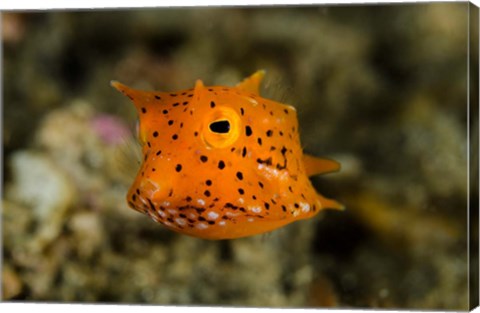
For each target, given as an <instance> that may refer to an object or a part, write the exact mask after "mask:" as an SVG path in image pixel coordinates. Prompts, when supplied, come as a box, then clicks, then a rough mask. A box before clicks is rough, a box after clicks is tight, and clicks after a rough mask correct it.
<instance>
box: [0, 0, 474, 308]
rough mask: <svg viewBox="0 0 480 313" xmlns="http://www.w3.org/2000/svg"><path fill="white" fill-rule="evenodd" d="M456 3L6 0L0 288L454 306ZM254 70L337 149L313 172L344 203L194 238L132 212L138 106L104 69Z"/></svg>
mask: <svg viewBox="0 0 480 313" xmlns="http://www.w3.org/2000/svg"><path fill="white" fill-rule="evenodd" d="M468 7H469V4H468V3H428V4H399V5H364V6H324V5H318V6H302V7H296V6H289V7H255V8H247V7H237V8H233V7H232V8H222V7H218V8H215V7H211V8H188V9H187V8H162V9H136V10H122V11H119V10H118V11H115V10H104V11H101V10H85V11H50V12H36V13H33V12H24V13H20V12H15V13H14V12H4V13H3V14H2V16H1V21H2V45H3V103H4V106H3V121H2V126H3V149H4V150H3V153H4V154H3V157H4V162H3V186H4V188H3V199H2V207H3V210H2V231H3V251H2V253H3V259H2V297H3V299H4V300H9V301H14V300H17V301H19V300H22V301H48V302H90V303H92V302H93V303H98V302H104V303H112V302H113V303H140V304H175V305H179V304H180V305H213V306H216V305H220V306H247V307H250V306H254V307H265V306H268V307H342V308H416V309H446V310H466V309H467V308H468V299H469V298H468V275H469V271H468V267H467V262H468V255H467V245H468V237H467V225H468V213H467V202H468V199H467V196H468V184H467V178H468V176H467V144H468V143H467V56H468V54H467V52H468V50H467V42H468V32H467V31H468V24H467V21H468V17H469V16H468V15H469V10H468ZM477 24H478V20H477ZM474 47H477V48H478V44H477V45H474ZM477 53H478V52H477ZM476 61H478V59H477V60H474V62H476ZM473 65H476V68H478V63H476V64H475V63H474V64H473ZM257 69H265V70H266V71H267V76H266V79H265V82H264V88H263V90H262V92H263V95H265V97H269V98H273V99H274V100H277V101H281V102H285V103H288V104H291V105H294V106H295V107H296V108H297V111H298V117H299V123H300V130H301V138H302V143H303V145H304V147H305V151H306V152H308V153H312V154H315V155H317V156H324V157H329V158H333V159H335V160H338V161H339V162H340V163H341V164H342V170H341V172H339V173H335V174H330V175H326V176H321V177H315V178H313V179H312V181H313V183H314V185H315V187H316V188H317V190H318V191H319V192H321V193H322V194H324V195H326V196H328V197H331V198H334V199H337V200H339V201H340V202H342V203H344V204H345V205H346V208H347V209H346V211H344V212H338V211H323V212H320V214H319V215H317V216H316V217H315V218H312V219H309V220H304V221H300V222H296V223H293V224H291V225H289V226H287V227H284V228H282V229H280V230H277V231H274V232H272V233H269V234H267V235H261V236H255V237H249V238H243V239H236V240H227V241H206V240H200V239H196V238H191V237H187V236H184V235H180V234H177V233H173V232H170V231H168V230H166V229H165V228H163V227H162V226H161V225H159V224H156V223H155V222H153V221H152V220H150V219H149V218H148V217H146V216H144V215H142V214H140V213H137V212H135V211H133V210H131V209H129V208H128V207H127V204H126V202H125V194H126V190H127V188H128V187H129V184H130V183H131V182H132V181H133V178H134V175H135V169H136V166H137V161H136V160H135V158H129V157H128V156H129V155H131V154H134V151H132V150H135V145H134V144H131V141H132V139H131V138H130V137H131V136H132V134H133V133H134V129H135V122H136V116H135V110H134V108H133V106H132V105H131V103H130V102H129V100H128V99H127V98H125V97H123V96H122V95H121V94H119V93H118V92H116V91H115V90H114V89H112V88H111V87H110V86H109V81H110V80H112V79H115V80H119V81H121V82H123V83H125V84H127V85H130V86H133V87H136V88H143V89H149V90H151V89H156V90H163V91H175V90H178V89H185V88H190V87H193V84H194V82H195V80H196V79H199V78H200V79H202V80H203V81H204V83H205V84H206V85H234V84H236V83H237V82H239V81H240V80H241V79H243V78H244V77H246V76H248V75H250V74H251V73H253V72H255V71H256V70H257ZM477 84H478V81H477ZM474 126H475V127H477V129H478V124H475V125H474ZM472 135H474V134H472ZM475 142H478V137H477V138H476V140H475ZM472 150H473V151H478V146H474V147H472ZM125 160H130V164H128V162H126V161H125ZM477 160H478V159H477ZM477 170H478V168H477ZM477 179H478V177H477ZM472 190H474V192H471V193H470V197H471V199H473V200H475V199H478V185H477V188H473V189H472ZM475 190H476V191H475ZM477 203H478V200H477ZM476 216H477V217H476V218H474V219H473V222H474V223H473V224H471V225H470V227H471V229H473V230H477V231H478V223H475V222H476V221H478V212H477V215H476ZM473 240H474V242H473V243H474V244H475V245H476V246H477V247H478V239H477V238H473ZM473 261H474V262H475V261H478V260H476V259H474V260H473ZM474 274H475V273H474ZM474 277H478V272H477V273H476V276H474Z"/></svg>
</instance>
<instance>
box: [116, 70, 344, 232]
mask: <svg viewBox="0 0 480 313" xmlns="http://www.w3.org/2000/svg"><path fill="white" fill-rule="evenodd" d="M264 75H265V72H264V71H257V72H256V73H254V74H253V75H252V76H250V77H248V78H246V79H245V80H244V81H242V82H240V83H239V84H237V85H236V86H235V87H223V86H211V87H209V86H204V84H203V82H202V81H201V80H197V82H196V83H195V88H192V89H186V90H180V91H176V92H149V91H140V90H135V89H132V88H129V87H127V86H125V85H123V84H121V83H119V82H116V81H113V82H112V83H111V85H112V86H113V87H115V88H116V89H118V90H119V91H120V92H122V93H123V94H124V95H126V96H127V97H128V98H130V100H132V101H133V103H134V105H135V108H136V109H137V112H138V115H139V130H138V136H139V140H140V143H141V145H142V152H143V162H142V164H141V167H140V170H139V172H138V174H137V177H136V179H135V181H134V182H133V185H132V186H131V188H130V190H129V192H128V195H127V201H128V204H129V206H130V207H131V208H133V209H135V210H137V211H139V212H142V213H145V214H147V215H149V216H150V217H151V218H152V219H154V220H155V221H157V222H159V223H161V224H163V225H165V226H166V227H167V228H169V229H171V230H174V231H177V232H180V233H183V234H187V235H190V236H195V237H199V238H204V239H231V238H239V237H245V236H250V235H255V234H260V233H264V232H268V231H271V230H274V229H276V228H279V227H282V226H284V225H286V224H289V223H291V222H294V221H296V220H300V219H305V218H310V217H312V216H314V215H316V214H317V213H318V212H319V211H320V210H323V209H326V208H333V209H342V208H343V206H342V205H341V204H339V203H338V202H336V201H334V200H331V199H327V198H325V197H323V196H321V195H319V194H318V193H317V192H316V191H315V189H314V188H313V186H312V184H311V182H310V180H309V179H308V176H311V175H316V174H321V173H327V172H333V171H337V170H339V164H338V163H337V162H334V161H331V160H326V159H320V158H316V157H313V156H310V155H307V154H304V153H303V151H302V147H301V145H300V138H299V133H298V121H297V115H296V110H295V108H294V107H292V106H289V105H285V104H281V103H278V102H275V101H272V100H269V99H265V98H262V97H260V96H259V85H260V82H261V81H262V79H263V76H264Z"/></svg>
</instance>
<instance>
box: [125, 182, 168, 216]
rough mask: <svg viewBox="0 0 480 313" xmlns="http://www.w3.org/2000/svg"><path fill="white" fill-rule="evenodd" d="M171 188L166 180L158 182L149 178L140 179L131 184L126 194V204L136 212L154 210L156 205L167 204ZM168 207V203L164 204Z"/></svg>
mask: <svg viewBox="0 0 480 313" xmlns="http://www.w3.org/2000/svg"><path fill="white" fill-rule="evenodd" d="M171 190H172V189H171V186H170V184H169V183H168V182H167V180H163V181H162V182H159V181H157V180H153V179H150V178H143V177H142V178H141V179H138V178H137V180H136V181H135V182H134V183H133V185H132V186H131V187H130V190H129V191H128V194H127V199H128V204H129V205H130V207H131V208H132V209H134V210H136V211H139V212H142V213H146V212H148V211H149V210H153V211H155V210H156V204H161V203H163V202H167V201H166V199H167V198H168V195H169V193H170V192H171ZM165 204H167V205H168V203H165Z"/></svg>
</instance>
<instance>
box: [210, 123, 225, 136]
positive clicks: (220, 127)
mask: <svg viewBox="0 0 480 313" xmlns="http://www.w3.org/2000/svg"><path fill="white" fill-rule="evenodd" d="M209 128H210V130H211V131H212V132H214V133H218V134H226V133H228V132H229V131H230V122H229V121H227V120H221V121H215V122H213V123H211V124H210V126H209Z"/></svg>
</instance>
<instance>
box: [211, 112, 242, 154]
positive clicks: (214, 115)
mask: <svg viewBox="0 0 480 313" xmlns="http://www.w3.org/2000/svg"><path fill="white" fill-rule="evenodd" d="M206 121H207V122H206V123H205V125H203V129H202V140H203V141H204V142H205V144H206V146H207V147H208V148H217V149H221V148H225V147H228V146H230V145H232V144H233V143H234V142H235V141H236V140H237V139H238V136H239V135H240V129H241V120H240V117H239V116H238V113H237V112H236V111H235V110H234V109H232V108H229V107H222V106H220V107H217V108H215V110H213V111H212V112H211V113H210V114H209V115H208V116H207V117H206ZM220 121H228V122H229V123H230V130H229V131H228V132H227V133H216V132H213V131H212V130H211V129H210V127H209V126H210V124H212V123H215V122H220Z"/></svg>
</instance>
